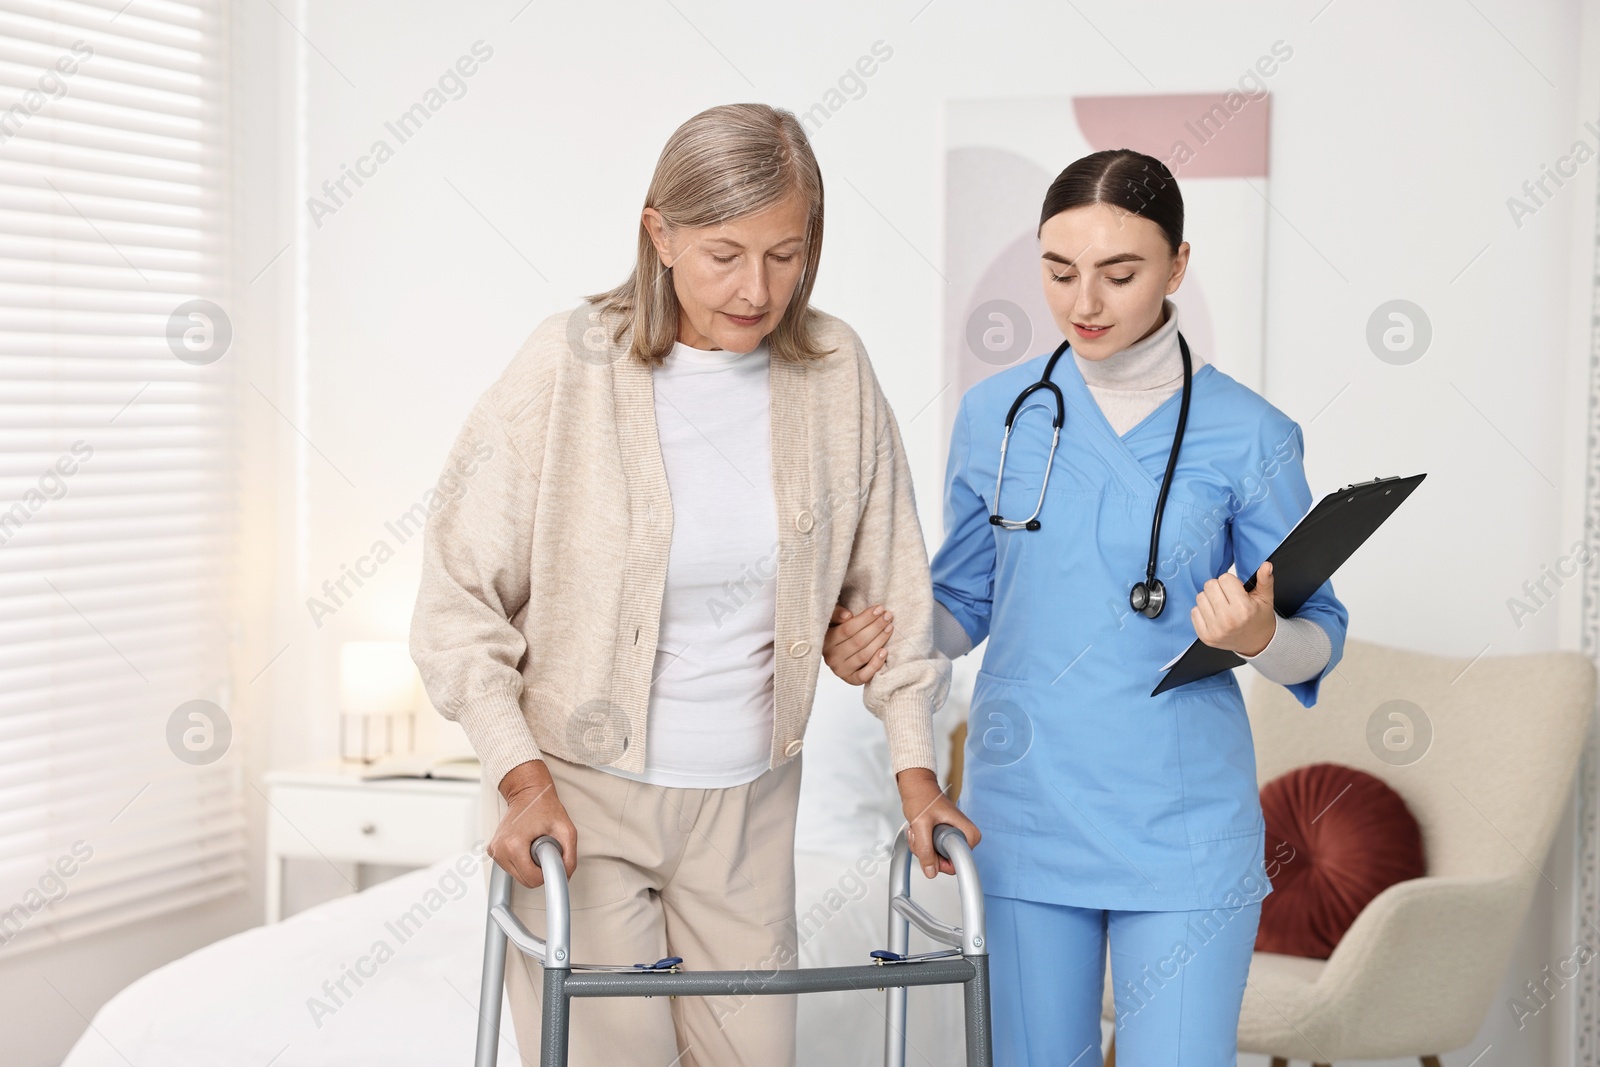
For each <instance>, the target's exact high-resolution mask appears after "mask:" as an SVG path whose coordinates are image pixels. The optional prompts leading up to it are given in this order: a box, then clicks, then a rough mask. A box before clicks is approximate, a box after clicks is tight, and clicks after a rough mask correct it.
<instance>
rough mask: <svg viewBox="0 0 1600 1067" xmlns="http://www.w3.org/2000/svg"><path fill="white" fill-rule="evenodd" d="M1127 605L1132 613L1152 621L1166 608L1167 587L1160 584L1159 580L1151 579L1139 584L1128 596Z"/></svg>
mask: <svg viewBox="0 0 1600 1067" xmlns="http://www.w3.org/2000/svg"><path fill="white" fill-rule="evenodd" d="M1128 603H1129V604H1130V605H1132V607H1133V610H1134V611H1137V612H1138V613H1139V614H1141V615H1143V616H1144V617H1145V618H1147V619H1153V618H1155V617H1156V616H1157V615H1160V614H1161V609H1162V608H1164V607H1166V606H1167V587H1166V586H1164V585H1162V584H1161V579H1160V578H1152V579H1150V581H1149V582H1148V583H1146V582H1139V583H1137V584H1136V585H1134V587H1133V592H1131V593H1129V594H1128Z"/></svg>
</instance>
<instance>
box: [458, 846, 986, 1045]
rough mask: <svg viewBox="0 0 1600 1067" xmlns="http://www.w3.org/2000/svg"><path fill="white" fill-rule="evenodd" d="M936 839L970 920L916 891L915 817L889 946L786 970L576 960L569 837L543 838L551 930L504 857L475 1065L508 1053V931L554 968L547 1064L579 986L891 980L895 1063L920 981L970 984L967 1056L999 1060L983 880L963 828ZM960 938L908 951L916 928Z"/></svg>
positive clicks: (760, 989) (896, 890)
mask: <svg viewBox="0 0 1600 1067" xmlns="http://www.w3.org/2000/svg"><path fill="white" fill-rule="evenodd" d="M933 847H934V848H935V849H936V850H937V851H938V853H939V854H940V855H941V856H943V857H945V858H946V859H948V860H949V861H950V862H951V864H952V865H954V867H955V871H956V887H957V890H958V891H959V893H960V896H961V925H960V926H951V925H950V924H948V923H945V922H942V921H940V920H939V919H936V918H934V917H933V916H932V915H930V914H929V913H928V912H927V911H926V910H924V909H923V908H922V907H921V906H920V905H918V904H916V903H914V902H913V901H912V900H911V860H912V856H911V849H910V847H909V846H908V844H907V840H906V831H905V829H904V828H902V829H901V830H900V833H899V834H898V835H896V837H895V842H894V852H893V855H892V858H891V860H890V863H889V889H890V895H889V947H888V948H887V949H880V950H878V951H876V952H873V953H872V957H873V962H872V963H868V964H861V965H859V966H853V967H803V968H798V969H789V970H783V969H778V970H775V971H770V972H769V971H762V970H751V971H685V970H683V969H682V968H681V967H680V966H679V964H681V963H682V960H680V959H678V958H677V957H668V958H667V959H664V960H660V961H658V962H656V963H653V964H634V965H632V966H628V965H620V966H619V965H595V964H581V963H573V962H572V943H571V942H572V909H571V902H570V899H569V897H568V895H567V872H566V867H565V866H564V865H563V863H562V860H561V846H560V845H559V844H557V842H556V840H555V838H553V837H548V836H546V837H541V838H539V839H538V840H537V841H535V842H534V843H533V845H532V854H533V858H534V859H535V860H536V861H537V862H538V864H539V868H540V869H541V870H542V871H543V872H544V893H545V918H546V930H545V932H546V934H547V938H546V939H545V940H540V939H539V938H537V937H535V936H533V934H531V933H529V931H528V929H527V927H525V926H523V924H522V921H521V920H520V919H518V918H517V917H516V915H514V914H513V913H512V911H511V875H509V874H508V873H506V871H505V869H504V868H502V867H501V866H500V865H499V864H496V865H495V867H494V872H493V875H492V876H491V879H490V884H489V917H488V929H487V932H486V934H485V936H484V944H483V984H482V986H481V989H480V993H479V999H478V1048H477V1056H476V1058H475V1059H474V1060H473V1063H474V1065H475V1067H495V1064H496V1060H497V1057H498V1055H499V1047H498V1042H499V1039H500V998H501V992H502V989H503V988H504V983H505V969H506V942H507V941H508V940H509V941H510V942H511V943H512V944H514V945H515V946H516V947H517V949H518V950H519V951H521V952H522V953H523V954H524V955H526V956H529V957H532V958H533V959H534V960H537V961H538V963H539V965H540V966H541V967H542V968H543V969H544V1013H543V1014H544V1018H543V1019H542V1021H541V1026H540V1037H539V1064H540V1067H567V1039H568V1024H569V1021H570V1015H571V1010H572V998H573V997H641V996H643V997H650V996H689V997H704V996H729V995H734V996H736V995H740V994H755V995H777V994H783V993H823V992H831V991H835V990H843V989H857V990H866V989H880V990H884V991H886V994H887V997H888V1004H887V1009H888V1010H887V1011H886V1013H885V1015H886V1018H887V1025H886V1027H885V1035H884V1065H885V1067H905V1062H906V1033H905V1030H906V989H907V987H909V986H914V985H916V986H922V985H951V984H960V985H961V986H962V987H963V990H962V991H963V998H962V999H963V1004H964V1007H963V1015H964V1018H965V1023H966V1046H967V1064H968V1067H993V1062H994V1061H993V1052H992V1048H991V1039H990V1026H991V1020H990V1017H989V949H988V941H987V939H986V936H985V930H984V920H983V890H982V887H981V886H980V885H979V883H978V869H977V867H976V866H974V864H973V861H972V850H971V849H970V848H969V847H968V846H967V839H966V838H965V837H964V836H962V834H961V831H959V830H957V829H956V828H955V827H953V826H950V825H947V824H943V823H941V824H940V825H938V826H936V827H934V830H933ZM912 926H916V928H917V929H919V930H921V931H922V932H923V933H924V934H926V935H928V937H930V938H932V939H933V940H935V941H937V942H939V943H941V944H944V945H949V946H951V947H950V948H948V949H942V950H938V951H934V952H923V953H918V954H916V955H911V954H909V951H908V950H909V948H910V937H911V927H912Z"/></svg>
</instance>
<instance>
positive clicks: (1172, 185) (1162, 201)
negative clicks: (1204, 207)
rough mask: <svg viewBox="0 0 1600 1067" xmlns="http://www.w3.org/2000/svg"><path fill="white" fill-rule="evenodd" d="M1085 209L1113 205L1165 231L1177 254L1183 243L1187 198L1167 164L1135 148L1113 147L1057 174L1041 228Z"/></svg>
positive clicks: (1168, 243) (1170, 246) (1078, 161)
mask: <svg viewBox="0 0 1600 1067" xmlns="http://www.w3.org/2000/svg"><path fill="white" fill-rule="evenodd" d="M1086 204H1110V205H1111V206H1113V207H1119V208H1121V209H1122V210H1124V211H1127V212H1130V213H1132V214H1134V215H1139V216H1142V217H1143V218H1147V219H1149V220H1150V221H1151V222H1153V223H1155V224H1156V225H1157V226H1160V227H1161V232H1162V233H1163V234H1165V235H1166V238H1167V246H1168V247H1169V248H1170V249H1171V250H1172V254H1173V255H1177V254H1178V246H1179V245H1181V244H1182V243H1183V194H1182V193H1180V192H1179V191H1178V180H1177V179H1176V178H1174V177H1173V176H1172V172H1171V171H1170V170H1168V169H1167V165H1166V164H1165V163H1163V162H1161V160H1159V159H1157V158H1155V157H1154V156H1147V155H1145V154H1144V153H1143V152H1135V151H1134V150H1133V149H1131V148H1108V149H1106V150H1105V151H1103V152H1095V153H1093V154H1092V155H1087V156H1084V157H1083V158H1082V159H1079V160H1076V161H1074V162H1073V163H1072V165H1071V166H1069V167H1067V169H1066V170H1064V171H1062V172H1061V173H1060V174H1058V175H1056V180H1055V181H1053V182H1051V183H1050V190H1049V192H1047V193H1045V194H1044V209H1043V210H1042V211H1040V212H1039V229H1038V231H1037V232H1035V234H1034V236H1036V237H1037V236H1038V235H1039V233H1042V232H1044V224H1045V223H1046V222H1048V221H1050V220H1051V219H1053V218H1054V217H1055V216H1057V215H1059V214H1061V213H1062V212H1063V211H1067V210H1069V209H1071V208H1075V207H1083V206H1084V205H1086Z"/></svg>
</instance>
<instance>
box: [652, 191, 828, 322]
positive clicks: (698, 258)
mask: <svg viewBox="0 0 1600 1067" xmlns="http://www.w3.org/2000/svg"><path fill="white" fill-rule="evenodd" d="M644 225H645V228H646V230H647V231H648V232H649V234H650V239H651V241H652V242H653V243H654V244H655V247H656V252H657V253H658V254H659V255H660V256H661V263H662V265H663V266H669V267H671V268H672V286H673V290H674V291H675V292H676V293H677V295H678V340H679V341H681V342H682V343H684V344H686V345H689V346H690V347H691V348H703V349H708V350H715V349H723V350H725V351H728V352H740V353H743V352H749V351H750V350H751V349H753V348H755V347H756V345H758V344H760V343H761V341H762V339H763V338H764V337H766V336H767V334H769V333H771V332H772V331H773V330H774V329H776V328H777V325H778V322H779V320H780V319H782V318H783V313H784V311H785V309H787V308H788V306H789V298H790V297H792V296H793V295H794V291H795V287H796V286H798V285H799V284H800V271H801V269H802V268H803V267H804V266H805V259H806V247H805V244H806V201H805V199H804V197H802V196H801V195H800V194H799V193H795V194H793V195H791V196H790V197H789V198H788V199H786V200H783V201H780V202H779V203H777V204H774V205H773V206H772V207H769V208H767V209H766V210H764V211H761V212H758V213H756V214H753V215H746V216H745V217H743V218H738V219H730V220H729V221H727V222H723V223H720V224H718V225H716V226H701V227H692V228H686V229H680V230H676V231H672V232H670V233H669V232H668V231H667V230H666V228H665V226H664V224H663V220H662V218H661V213H660V212H659V211H657V210H656V209H655V208H653V207H647V208H645V209H644Z"/></svg>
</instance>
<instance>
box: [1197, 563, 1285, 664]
mask: <svg viewBox="0 0 1600 1067" xmlns="http://www.w3.org/2000/svg"><path fill="white" fill-rule="evenodd" d="M1189 620H1190V621H1191V622H1193V623H1194V635H1195V636H1196V637H1198V638H1199V639H1200V640H1201V641H1204V642H1205V643H1206V644H1208V645H1210V646H1211V647H1212V648H1225V649H1227V650H1228V651H1229V652H1237V653H1238V654H1239V655H1241V656H1258V655H1260V654H1261V652H1262V650H1263V649H1265V648H1266V647H1267V642H1269V641H1271V640H1272V635H1273V634H1274V633H1276V632H1277V630H1278V614H1277V612H1276V611H1274V610H1273V607H1272V564H1271V563H1263V564H1262V565H1261V569H1260V570H1258V571H1256V584H1255V588H1253V589H1248V590H1247V589H1245V587H1244V583H1243V582H1241V581H1240V580H1239V577H1238V575H1236V574H1234V573H1233V572H1232V571H1225V572H1223V573H1222V574H1220V575H1218V576H1217V577H1215V578H1212V579H1211V580H1210V581H1208V582H1206V584H1205V585H1203V586H1201V587H1200V592H1199V594H1198V595H1196V596H1195V598H1194V607H1192V608H1190V609H1189Z"/></svg>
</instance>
